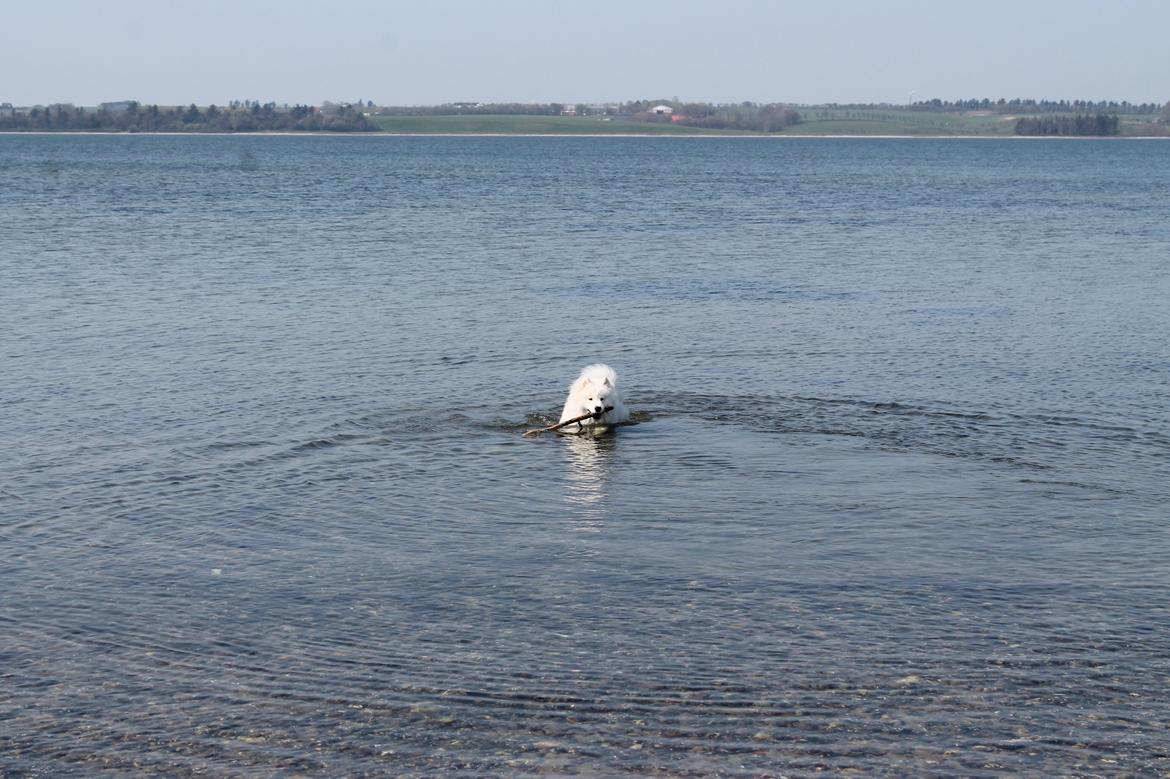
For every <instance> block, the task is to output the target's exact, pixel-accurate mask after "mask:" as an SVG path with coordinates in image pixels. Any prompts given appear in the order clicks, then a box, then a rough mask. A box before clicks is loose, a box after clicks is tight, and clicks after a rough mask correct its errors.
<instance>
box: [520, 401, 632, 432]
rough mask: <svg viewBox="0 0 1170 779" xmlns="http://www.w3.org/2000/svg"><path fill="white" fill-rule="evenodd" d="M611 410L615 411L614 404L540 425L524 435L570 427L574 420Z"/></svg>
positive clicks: (592, 417)
mask: <svg viewBox="0 0 1170 779" xmlns="http://www.w3.org/2000/svg"><path fill="white" fill-rule="evenodd" d="M610 411H613V406H606V407H605V408H604V409H602V410H601V411H592V412H590V413H588V414H582V415H581V416H579V417H573V418H572V419H566V420H565V421H564V422H557V423H556V424H555V425H549V426H548V427H539V428H537V429H535V430H525V431H524V435H540V434H541V433H547V432H549V431H551V430H557V429H559V428H562V427H568V426H569V425H571V424H573V423H574V422H580V421H581V420H583V419H596V418H597V417H599V416H601V415H602V414H606V413H609V412H610Z"/></svg>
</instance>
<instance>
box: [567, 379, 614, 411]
mask: <svg viewBox="0 0 1170 779" xmlns="http://www.w3.org/2000/svg"><path fill="white" fill-rule="evenodd" d="M576 389H577V396H578V397H579V398H580V399H581V408H582V410H583V411H586V412H591V413H594V414H597V413H600V412H602V411H604V410H605V409H606V408H608V407H609V406H612V405H613V397H614V395H615V394H616V392H617V390H616V389H615V388H614V386H613V384H612V383H611V382H610V380H609V377H608V376H606V377H602V378H601V379H600V380H597V379H595V378H593V377H591V376H582V377H581V378H580V379H579V380H578V382H577V387H576Z"/></svg>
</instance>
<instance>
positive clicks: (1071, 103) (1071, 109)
mask: <svg viewBox="0 0 1170 779" xmlns="http://www.w3.org/2000/svg"><path fill="white" fill-rule="evenodd" d="M909 108H910V109H911V110H915V111H952V112H953V111H993V112H995V113H997V114H1019V113H1026V114H1037V113H1040V114H1048V113H1055V114H1060V113H1084V114H1097V113H1101V114H1123V115H1127V116H1132V115H1135V114H1156V113H1157V112H1158V110H1159V108H1161V106H1159V105H1158V104H1157V103H1130V102H1129V101H1126V100H1122V101H1121V102H1120V103H1119V102H1117V101H1116V100H1099V101H1096V102H1094V101H1092V100H1034V99H1032V98H1019V97H1013V98H1011V99H1010V100H1009V99H1006V98H1002V97H1001V98H999V99H998V100H990V99H988V98H982V99H977V100H939V99H938V98H935V99H933V100H922V101H918V102H914V103H911V104H910V105H909Z"/></svg>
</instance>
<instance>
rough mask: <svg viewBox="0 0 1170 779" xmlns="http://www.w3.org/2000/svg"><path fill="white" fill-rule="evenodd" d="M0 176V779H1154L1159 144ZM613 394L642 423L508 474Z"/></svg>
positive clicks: (471, 147)
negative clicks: (577, 413)
mask: <svg viewBox="0 0 1170 779" xmlns="http://www.w3.org/2000/svg"><path fill="white" fill-rule="evenodd" d="M0 180H2V181H3V187H2V188H0V278H3V280H4V284H3V285H0V356H2V358H3V363H4V365H5V370H4V371H3V372H2V373H0V444H2V445H3V448H4V451H5V452H6V453H7V455H6V457H5V468H4V474H5V478H4V480H3V483H2V485H0V552H2V554H0V685H2V686H0V691H2V694H0V776H5V777H7V776H12V777H24V776H44V777H57V776H89V775H93V774H94V773H97V772H99V771H106V772H109V773H111V774H115V775H144V774H158V775H167V776H194V775H201V776H206V775H210V776H233V777H234V776H271V775H307V776H339V775H345V776H381V775H404V776H424V775H433V776H460V775H466V776H485V775H494V776H495V775H529V774H536V775H563V774H578V775H587V776H596V775H603V776H619V775H639V776H642V775H664V776H776V775H791V776H802V775H811V774H814V773H817V772H827V773H831V774H834V775H843V774H849V773H855V774H860V775H932V774H935V775H944V774H945V775H964V776H999V775H1003V776H1019V775H1036V776H1052V775H1143V774H1144V775H1150V776H1157V775H1161V774H1162V773H1164V772H1165V771H1166V770H1167V769H1168V766H1170V747H1168V746H1167V744H1168V743H1170V742H1168V741H1167V739H1166V736H1165V733H1166V732H1167V729H1168V728H1170V702H1168V700H1167V696H1166V695H1165V688H1166V685H1167V680H1168V678H1170V660H1168V658H1170V632H1168V629H1170V609H1168V606H1167V604H1168V603H1170V574H1168V571H1170V537H1168V535H1167V520H1168V519H1170V512H1168V511H1167V508H1166V506H1167V504H1168V500H1170V488H1168V487H1167V484H1168V483H1170V478H1168V477H1170V411H1168V408H1170V405H1168V400H1170V398H1168V395H1170V380H1168V376H1170V341H1167V339H1166V337H1165V333H1167V332H1168V331H1170V306H1167V304H1166V300H1167V297H1168V294H1170V273H1168V269H1167V261H1166V258H1167V256H1170V253H1168V251H1167V250H1168V249H1170V201H1168V200H1167V199H1166V197H1165V192H1167V191H1170V146H1168V145H1166V144H1162V143H1157V142H1110V141H1075V142H1042V141H1008V140H978V141H975V140H971V141H966V140H954V139H951V140H912V141H911V140H829V139H819V140H792V139H789V140H779V141H773V140H760V139H701V140H699V139H648V138H646V139H621V138H604V139H600V138H598V139H582V138H383V137H359V138H335V137H183V136H180V137H165V136H153V137H149V136H141V137H134V136H130V137H127V136H120V137H101V136H98V137H94V136H2V137H0ZM596 360H605V361H607V362H609V363H611V364H613V365H614V366H615V367H617V368H618V370H619V372H620V373H621V375H622V377H623V378H622V382H623V384H624V386H625V392H626V397H627V400H628V402H629V405H630V406H631V407H632V408H633V409H634V410H635V420H636V421H637V423H638V424H636V425H632V426H628V427H623V428H621V429H620V430H618V431H617V432H616V434H614V435H611V436H604V437H601V438H597V439H577V438H571V437H557V436H551V435H546V436H542V437H539V438H535V439H533V438H524V437H522V436H521V433H522V432H523V431H524V430H525V429H526V428H528V427H535V426H540V425H543V424H548V423H549V422H551V421H553V420H554V419H555V417H556V415H557V413H558V412H559V409H560V406H561V403H562V402H563V394H564V391H565V389H566V387H567V385H568V383H569V381H570V380H571V379H572V378H573V377H574V376H575V375H576V372H577V371H578V370H579V369H580V367H581V366H582V365H584V364H586V363H588V362H593V361H596Z"/></svg>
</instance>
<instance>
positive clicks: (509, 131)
mask: <svg viewBox="0 0 1170 779" xmlns="http://www.w3.org/2000/svg"><path fill="white" fill-rule="evenodd" d="M799 110H800V114H801V117H802V118H803V120H804V121H802V122H801V123H800V124H796V125H793V126H792V127H789V128H788V129H787V130H785V131H784V132H782V133H777V134H778V135H924V136H929V135H983V136H991V137H994V136H1004V137H1006V136H1010V135H1012V134H1013V131H1014V129H1015V123H1016V119H1017V118H1018V117H1016V116H1001V115H998V114H990V115H984V114H958V113H955V114H948V113H936V112H928V111H882V110H858V109H844V108H819V107H805V108H800V109H799ZM370 118H371V121H373V123H374V124H375V125H376V126H377V127H378V129H379V130H381V131H383V132H388V133H404V134H420V135H422V134H441V133H452V134H469V135H477V134H478V135H489V134H498V135H676V136H677V135H757V133H747V132H737V131H735V130H704V129H701V128H697V127H684V126H681V125H677V124H664V123H657V122H630V121H622V120H618V119H613V120H606V119H604V118H601V117H584V116H582V117H578V116H524V115H464V116H374V117H370ZM1153 118H1154V117H1152V116H1151V117H1125V118H1123V120H1122V123H1121V134H1122V135H1125V136H1138V135H1164V134H1165V129H1164V126H1156V125H1154V124H1153V123H1152V120H1153Z"/></svg>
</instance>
